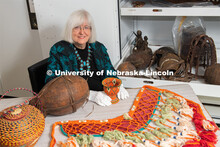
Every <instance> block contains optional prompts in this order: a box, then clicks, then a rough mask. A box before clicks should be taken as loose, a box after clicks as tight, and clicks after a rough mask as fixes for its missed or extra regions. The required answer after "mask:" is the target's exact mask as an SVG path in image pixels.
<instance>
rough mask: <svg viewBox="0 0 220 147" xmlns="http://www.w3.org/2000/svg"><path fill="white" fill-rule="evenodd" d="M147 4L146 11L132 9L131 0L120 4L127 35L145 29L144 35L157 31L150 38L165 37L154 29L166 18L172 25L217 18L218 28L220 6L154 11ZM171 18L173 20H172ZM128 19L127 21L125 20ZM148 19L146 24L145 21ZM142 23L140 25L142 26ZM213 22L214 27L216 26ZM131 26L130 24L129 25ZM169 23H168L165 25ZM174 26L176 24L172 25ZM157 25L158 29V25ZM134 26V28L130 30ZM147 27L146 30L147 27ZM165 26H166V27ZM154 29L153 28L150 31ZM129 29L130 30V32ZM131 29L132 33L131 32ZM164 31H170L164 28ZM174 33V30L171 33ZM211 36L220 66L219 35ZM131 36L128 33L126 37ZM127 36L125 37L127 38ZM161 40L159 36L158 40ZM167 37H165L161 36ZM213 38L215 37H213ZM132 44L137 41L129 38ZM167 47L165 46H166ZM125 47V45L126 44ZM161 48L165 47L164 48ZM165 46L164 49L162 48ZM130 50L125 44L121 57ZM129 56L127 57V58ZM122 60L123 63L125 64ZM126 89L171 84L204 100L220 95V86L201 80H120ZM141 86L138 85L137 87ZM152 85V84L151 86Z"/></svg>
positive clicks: (144, 9)
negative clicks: (188, 19)
mask: <svg viewBox="0 0 220 147" xmlns="http://www.w3.org/2000/svg"><path fill="white" fill-rule="evenodd" d="M144 2H146V4H145V5H144V6H143V7H140V8H134V7H132V1H131V0H122V1H121V3H120V7H121V8H120V15H121V20H122V21H123V25H124V26H125V27H127V28H126V29H127V30H123V33H121V34H124V33H126V32H129V31H130V32H132V31H136V30H135V29H140V28H139V27H141V29H145V33H144V34H143V35H145V34H147V35H149V31H146V30H147V29H152V28H153V29H154V32H150V37H152V36H154V37H155V36H156V35H154V33H155V32H156V33H157V34H158V32H159V33H160V35H163V29H164V28H159V31H158V30H157V29H155V27H158V26H159V25H158V22H159V21H158V20H160V19H162V20H163V22H165V21H166V18H168V19H169V21H173V20H175V16H204V17H211V18H212V19H214V20H215V18H218V19H217V20H216V22H217V25H218V23H219V22H218V21H219V20H220V19H219V17H220V7H219V5H213V6H207V7H204V6H203V7H155V6H152V5H151V4H149V3H147V2H148V1H147V0H145V1H144ZM155 16H160V17H155ZM152 17H154V19H152ZM149 18H150V19H151V20H150V21H148V20H147V19H149ZM170 18H172V19H170ZM124 19H125V20H124ZM131 19H133V22H132V20H131ZM143 19H145V20H143ZM154 20H156V21H158V22H157V24H156V23H152V21H154ZM139 21H141V22H139ZM216 22H214V23H216ZM126 23H128V24H126ZM141 23H150V25H149V24H148V25H146V24H143V25H142V24H141ZM159 23H160V22H159ZM165 23H166V22H165ZM173 23H174V22H173ZM155 24H156V25H155ZM131 25H134V26H133V28H132V27H130V28H129V26H131ZM145 25H146V26H145ZM165 25H166V24H165ZM169 25H172V23H169ZM149 27H151V28H149ZM159 27H160V26H159ZM171 28H172V26H169V28H168V29H171ZM216 28H217V27H216V26H215V28H214V29H216ZM129 29H130V30H129ZM131 29H133V30H132V31H131ZM165 29H167V28H166V27H165ZM170 31H171V30H170ZM211 33H213V34H212V35H213V37H214V38H215V39H216V41H215V39H214V41H215V43H216V47H218V48H217V62H218V63H220V48H219V47H220V46H219V45H220V44H219V43H220V38H219V37H218V36H219V35H218V31H217V32H215V31H213V30H212V31H211ZM127 34H129V33H127ZM124 36H125V35H124ZM124 36H122V37H123V38H122V39H121V40H122V41H123V42H125V41H124V40H126V39H125V38H126V37H124ZM157 37H160V36H157ZM162 37H164V36H162ZM162 37H160V38H159V39H162ZM211 37H212V36H211ZM130 39H131V40H129V42H132V41H133V40H132V39H134V37H130ZM165 43H166V42H165ZM123 45H124V44H123ZM161 45H162V44H161ZM162 46H163V45H162ZM150 48H151V49H152V50H153V51H155V50H156V49H158V48H159V46H150ZM129 49H131V47H129V44H126V45H124V46H123V49H122V51H123V52H122V54H123V55H124V56H126V55H125V54H126V53H127V54H129V53H130V51H127V50H129ZM127 56H128V55H127ZM122 60H124V58H122ZM122 60H121V63H122ZM121 79H122V81H123V83H124V85H126V86H127V87H129V88H135V87H141V86H143V85H145V84H149V85H152V86H159V85H171V84H189V85H190V86H191V87H192V88H193V90H194V92H195V93H196V95H204V96H212V97H219V94H218V93H219V91H220V86H219V85H211V84H207V83H205V81H204V79H202V80H193V81H191V82H189V83H188V82H178V81H167V80H155V79H147V78H131V77H129V78H128V77H121ZM144 81H145V82H146V81H148V82H149V81H150V83H151V84H150V83H144ZM137 83H138V84H137ZM152 83H153V84H152Z"/></svg>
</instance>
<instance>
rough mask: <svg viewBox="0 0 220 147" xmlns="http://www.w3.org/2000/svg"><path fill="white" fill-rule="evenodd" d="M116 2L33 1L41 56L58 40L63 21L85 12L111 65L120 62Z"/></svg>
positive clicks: (109, 0)
mask: <svg viewBox="0 0 220 147" xmlns="http://www.w3.org/2000/svg"><path fill="white" fill-rule="evenodd" d="M117 3H118V1H117V0H78V1H77V0H62V1H61V0H34V6H35V11H36V15H37V20H38V22H39V23H38V28H39V34H40V40H41V46H42V51H43V56H44V57H45V58H46V57H48V56H49V54H48V53H49V50H50V48H51V46H52V45H53V44H54V43H56V42H57V41H59V40H61V39H62V37H61V34H62V32H63V29H64V28H65V25H66V21H67V19H68V17H69V16H70V14H71V13H72V12H73V11H76V10H78V9H85V10H87V11H88V12H89V13H90V14H91V15H92V17H93V19H94V23H95V26H96V33H97V40H98V41H100V42H101V43H103V44H104V45H105V46H106V48H107V51H108V54H109V56H110V59H111V61H112V64H113V65H115V64H116V63H117V62H118V61H119V60H120V42H119V26H118V6H117Z"/></svg>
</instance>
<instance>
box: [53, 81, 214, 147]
mask: <svg viewBox="0 0 220 147" xmlns="http://www.w3.org/2000/svg"><path fill="white" fill-rule="evenodd" d="M162 95H163V96H164V97H162ZM57 125H60V126H61V131H62V132H63V134H64V135H66V136H71V137H72V139H71V140H73V137H75V140H76V141H75V142H74V143H75V144H77V145H79V146H81V147H86V146H89V145H90V144H92V146H93V147H105V146H108V147H115V146H120V147H134V146H137V147H145V146H147V147H148V146H150V147H158V146H162V147H175V146H183V147H189V146H192V145H198V146H204V145H205V146H207V147H213V146H214V144H216V143H217V136H216V134H215V132H216V131H217V130H218V127H217V126H216V124H215V123H214V122H211V121H209V120H206V118H205V116H204V114H203V111H202V109H201V107H200V105H199V104H197V103H195V102H193V101H191V100H188V99H186V98H184V97H182V96H180V95H178V94H176V93H174V92H172V91H169V90H166V89H159V88H156V87H153V86H147V85H145V86H143V87H142V88H141V89H140V91H139V93H138V95H137V96H136V98H135V100H134V103H133V105H132V107H131V109H130V111H129V112H127V113H125V114H124V115H121V116H118V117H116V118H113V119H107V120H75V121H66V122H63V121H62V122H56V123H54V124H53V128H52V134H51V136H52V140H51V144H50V147H53V146H54V145H55V143H56V140H55V138H54V128H55V127H56V126H57ZM94 137H103V138H104V139H105V140H108V142H106V141H102V140H97V139H94ZM77 145H76V146H77ZM63 146H65V144H64V143H63Z"/></svg>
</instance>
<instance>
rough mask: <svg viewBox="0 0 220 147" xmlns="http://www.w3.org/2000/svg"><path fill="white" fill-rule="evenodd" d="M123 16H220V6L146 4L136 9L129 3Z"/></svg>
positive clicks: (123, 7)
mask: <svg viewBox="0 0 220 147" xmlns="http://www.w3.org/2000/svg"><path fill="white" fill-rule="evenodd" d="M121 16H220V7H219V5H213V6H207V7H204V6H203V7H198V6H195V7H155V6H152V5H150V4H148V3H146V4H145V5H144V6H143V7H140V8H134V7H132V2H131V1H128V2H127V3H125V4H124V5H123V6H122V7H121Z"/></svg>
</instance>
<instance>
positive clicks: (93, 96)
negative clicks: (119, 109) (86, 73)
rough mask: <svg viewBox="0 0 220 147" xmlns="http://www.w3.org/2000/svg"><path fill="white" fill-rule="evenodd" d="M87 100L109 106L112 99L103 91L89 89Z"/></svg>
mask: <svg viewBox="0 0 220 147" xmlns="http://www.w3.org/2000/svg"><path fill="white" fill-rule="evenodd" d="M89 100H90V101H93V102H95V103H97V104H98V105H100V106H110V105H111V104H112V103H111V100H112V99H111V98H110V97H109V96H107V95H106V94H105V92H103V91H93V90H90V94H89Z"/></svg>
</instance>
